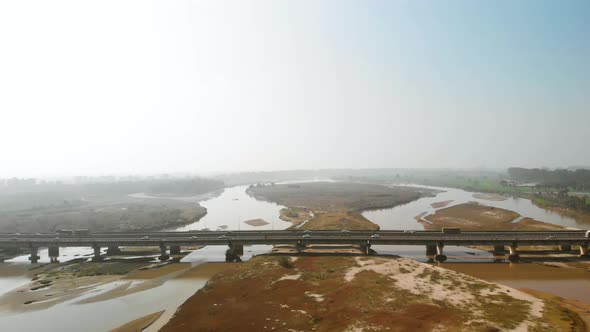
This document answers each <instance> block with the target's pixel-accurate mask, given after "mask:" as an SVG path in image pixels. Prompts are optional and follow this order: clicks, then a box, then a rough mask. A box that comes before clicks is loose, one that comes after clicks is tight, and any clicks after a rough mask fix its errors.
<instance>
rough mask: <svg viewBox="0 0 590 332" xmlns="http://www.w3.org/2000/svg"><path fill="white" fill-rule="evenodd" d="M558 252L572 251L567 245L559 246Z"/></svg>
mask: <svg viewBox="0 0 590 332" xmlns="http://www.w3.org/2000/svg"><path fill="white" fill-rule="evenodd" d="M559 251H572V246H571V245H569V244H560V245H559Z"/></svg>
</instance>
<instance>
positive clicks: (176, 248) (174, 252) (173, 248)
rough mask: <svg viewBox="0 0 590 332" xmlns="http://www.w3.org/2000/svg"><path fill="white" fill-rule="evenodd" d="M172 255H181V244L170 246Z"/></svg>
mask: <svg viewBox="0 0 590 332" xmlns="http://www.w3.org/2000/svg"><path fill="white" fill-rule="evenodd" d="M170 255H180V246H170Z"/></svg>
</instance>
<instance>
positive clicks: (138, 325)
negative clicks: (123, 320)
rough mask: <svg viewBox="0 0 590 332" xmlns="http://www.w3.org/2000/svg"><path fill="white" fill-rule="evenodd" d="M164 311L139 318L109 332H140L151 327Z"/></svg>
mask: <svg viewBox="0 0 590 332" xmlns="http://www.w3.org/2000/svg"><path fill="white" fill-rule="evenodd" d="M163 313H164V310H162V311H158V312H154V313H152V314H149V315H146V316H143V317H140V318H138V319H135V320H132V321H130V322H129V323H127V324H125V325H122V326H119V327H117V328H116V329H113V330H111V332H141V331H143V330H144V329H145V328H147V327H148V326H150V325H152V324H153V323H154V322H155V321H156V320H158V318H160V316H162V314H163Z"/></svg>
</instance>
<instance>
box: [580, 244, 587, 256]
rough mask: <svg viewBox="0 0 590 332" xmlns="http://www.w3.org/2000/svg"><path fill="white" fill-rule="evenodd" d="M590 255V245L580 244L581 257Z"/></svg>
mask: <svg viewBox="0 0 590 332" xmlns="http://www.w3.org/2000/svg"><path fill="white" fill-rule="evenodd" d="M585 256H588V246H584V245H580V257H585Z"/></svg>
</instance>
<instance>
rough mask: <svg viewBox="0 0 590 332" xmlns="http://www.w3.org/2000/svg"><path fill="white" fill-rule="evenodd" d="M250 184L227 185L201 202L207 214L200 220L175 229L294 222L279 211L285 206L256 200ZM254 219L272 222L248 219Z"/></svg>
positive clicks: (283, 225)
mask: <svg viewBox="0 0 590 332" xmlns="http://www.w3.org/2000/svg"><path fill="white" fill-rule="evenodd" d="M247 188H248V187H247V186H237V187H231V188H226V189H225V190H224V191H223V192H222V193H221V195H219V196H217V197H213V198H210V199H206V200H203V201H200V202H199V204H201V205H202V206H204V207H206V208H207V214H206V215H205V216H204V217H203V218H201V220H199V221H198V222H195V223H192V224H190V225H187V226H183V227H179V228H177V229H175V230H176V231H189V230H201V229H205V228H208V229H210V230H224V229H231V230H272V229H285V228H287V227H289V226H291V223H288V222H285V221H283V220H281V219H279V215H280V214H279V211H280V210H281V209H282V208H283V207H284V206H281V205H278V204H275V203H269V202H265V201H259V200H256V199H254V198H252V197H251V196H249V195H248V194H247V193H246V189H247ZM251 219H263V220H265V221H266V222H268V223H269V224H268V225H264V226H258V227H256V226H250V225H248V224H246V223H244V221H247V220H251Z"/></svg>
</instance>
